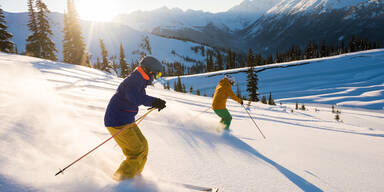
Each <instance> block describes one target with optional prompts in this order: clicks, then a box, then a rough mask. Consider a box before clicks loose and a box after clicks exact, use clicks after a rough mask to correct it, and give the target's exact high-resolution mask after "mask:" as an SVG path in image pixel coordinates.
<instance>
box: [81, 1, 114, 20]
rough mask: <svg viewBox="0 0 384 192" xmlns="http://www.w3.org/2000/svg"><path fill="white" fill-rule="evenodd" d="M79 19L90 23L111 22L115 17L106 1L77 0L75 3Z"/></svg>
mask: <svg viewBox="0 0 384 192" xmlns="http://www.w3.org/2000/svg"><path fill="white" fill-rule="evenodd" d="M76 9H77V12H78V13H79V17H80V18H81V19H84V20H90V21H111V20H112V19H113V17H114V16H116V15H115V14H116V13H115V11H114V9H113V6H112V5H111V3H110V2H109V1H108V0H79V1H78V2H76Z"/></svg>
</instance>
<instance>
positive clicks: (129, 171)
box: [107, 124, 148, 180]
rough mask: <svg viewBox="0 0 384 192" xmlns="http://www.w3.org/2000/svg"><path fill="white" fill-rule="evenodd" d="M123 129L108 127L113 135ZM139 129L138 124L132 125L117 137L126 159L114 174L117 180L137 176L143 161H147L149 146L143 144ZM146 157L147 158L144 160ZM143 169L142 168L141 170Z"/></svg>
mask: <svg viewBox="0 0 384 192" xmlns="http://www.w3.org/2000/svg"><path fill="white" fill-rule="evenodd" d="M124 127H125V126H121V127H114V128H113V127H107V128H108V130H109V131H110V133H111V134H112V135H113V134H115V133H117V132H118V131H120V129H122V128H124ZM137 129H138V127H137V125H136V124H133V125H131V127H129V128H127V129H126V130H124V131H123V132H121V133H120V134H119V135H117V136H115V137H114V139H115V141H116V143H117V144H118V145H119V146H120V148H121V150H122V151H123V153H124V155H125V157H126V159H125V160H124V161H123V162H122V163H121V164H120V167H119V168H118V169H117V170H116V172H115V174H114V179H115V180H123V179H130V178H133V177H135V176H136V175H137V173H138V170H139V169H140V167H141V166H142V163H141V162H142V161H143V159H145V160H146V156H147V153H148V150H147V149H148V146H147V145H145V144H146V142H145V144H143V142H142V138H140V137H139V136H138V134H137V131H136V130H137ZM143 157H145V158H143ZM141 169H142V168H141Z"/></svg>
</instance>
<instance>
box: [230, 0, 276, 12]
mask: <svg viewBox="0 0 384 192" xmlns="http://www.w3.org/2000/svg"><path fill="white" fill-rule="evenodd" d="M280 1H281V0H244V1H242V2H241V3H240V4H239V5H236V6H234V7H232V8H231V9H229V10H228V12H237V13H255V12H256V13H261V14H263V13H265V12H266V11H268V10H269V9H270V8H272V7H273V6H275V5H276V4H277V3H279V2H280Z"/></svg>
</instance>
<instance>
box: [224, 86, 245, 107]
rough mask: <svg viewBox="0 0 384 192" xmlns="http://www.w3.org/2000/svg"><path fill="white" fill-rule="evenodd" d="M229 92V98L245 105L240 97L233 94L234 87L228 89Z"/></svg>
mask: <svg viewBox="0 0 384 192" xmlns="http://www.w3.org/2000/svg"><path fill="white" fill-rule="evenodd" d="M227 92H228V95H229V97H230V98H231V99H232V100H235V101H237V102H238V103H240V104H242V103H243V100H242V99H240V98H238V97H237V96H236V95H235V93H233V91H232V87H228V88H227Z"/></svg>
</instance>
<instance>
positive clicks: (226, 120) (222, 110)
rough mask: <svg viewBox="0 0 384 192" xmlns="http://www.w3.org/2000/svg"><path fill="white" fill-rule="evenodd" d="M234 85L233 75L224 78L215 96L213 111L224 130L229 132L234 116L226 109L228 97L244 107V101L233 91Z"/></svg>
mask: <svg viewBox="0 0 384 192" xmlns="http://www.w3.org/2000/svg"><path fill="white" fill-rule="evenodd" d="M234 84H235V79H234V78H233V77H232V76H231V75H228V74H226V75H225V76H224V78H223V79H221V80H220V82H219V84H218V85H217V87H216V90H215V94H214V95H213V101H212V109H213V110H214V111H215V113H216V114H217V115H218V116H219V117H220V118H221V120H220V123H222V124H224V125H225V128H224V130H226V131H229V126H230V125H231V121H232V116H231V114H230V113H229V111H228V110H227V107H226V103H227V99H228V97H231V99H233V100H235V101H237V102H238V103H240V104H241V105H243V100H242V99H240V98H238V97H237V96H236V95H235V94H234V93H233V91H232V86H233V85H234Z"/></svg>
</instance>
